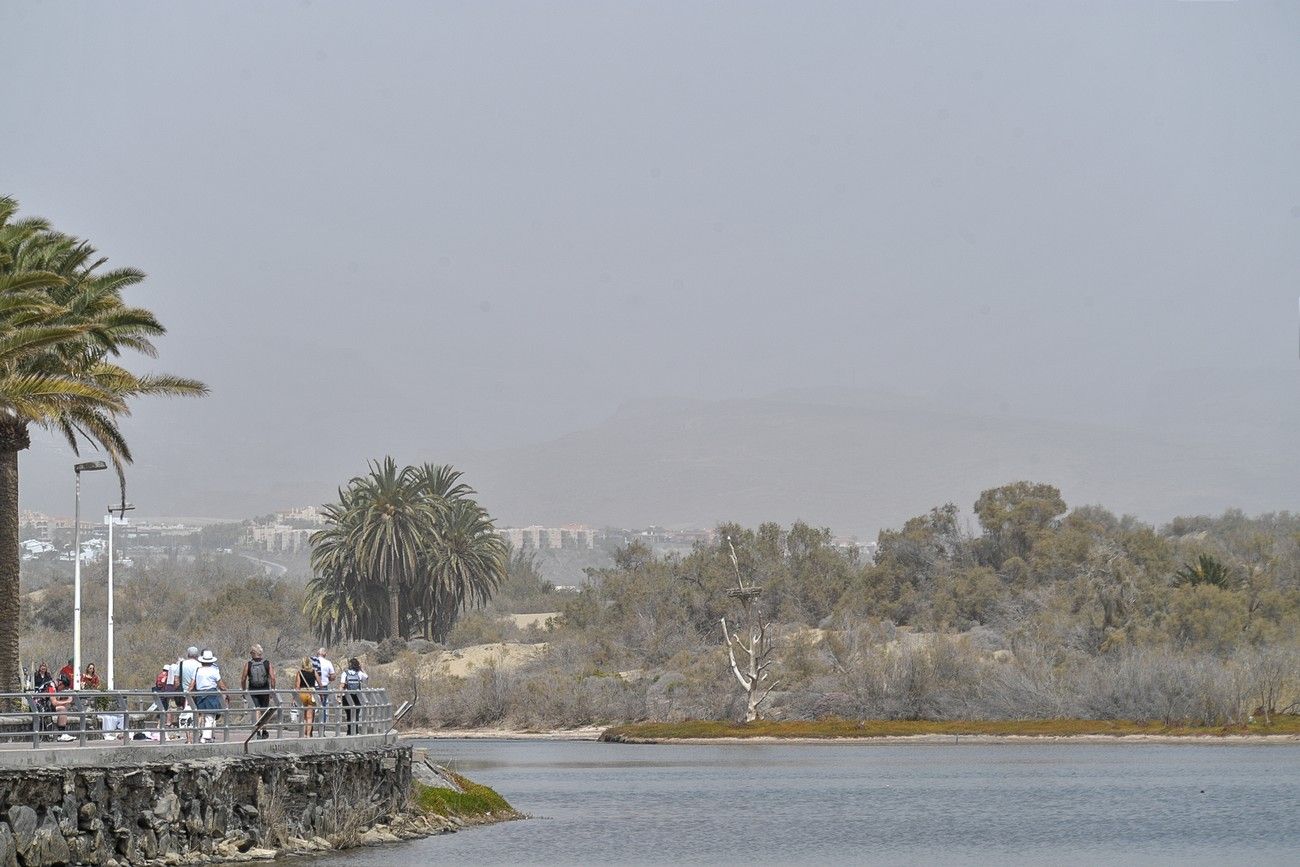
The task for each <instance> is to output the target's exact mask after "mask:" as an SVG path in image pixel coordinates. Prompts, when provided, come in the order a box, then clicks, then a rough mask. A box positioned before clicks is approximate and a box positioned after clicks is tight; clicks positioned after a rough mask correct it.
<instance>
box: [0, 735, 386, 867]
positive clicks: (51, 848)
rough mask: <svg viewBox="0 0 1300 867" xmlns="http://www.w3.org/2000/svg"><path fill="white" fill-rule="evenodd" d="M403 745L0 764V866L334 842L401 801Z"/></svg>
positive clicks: (211, 855)
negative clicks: (108, 762)
mask: <svg viewBox="0 0 1300 867" xmlns="http://www.w3.org/2000/svg"><path fill="white" fill-rule="evenodd" d="M410 788H411V749H410V747H405V746H397V745H390V746H381V747H376V748H374V749H368V750H355V751H340V752H331V753H317V754H309V755H285V754H263V755H255V756H247V757H242V756H241V757H219V758H206V759H195V760H188V761H176V762H152V763H145V762H141V763H140V764H137V765H134V766H121V765H115V766H111V767H69V768H62V769H56V768H39V769H24V770H6V769H4V768H3V767H0V867H17V865H24V867H36V865H40V867H45V865H51V864H62V863H67V862H84V863H89V864H110V863H113V862H117V863H119V864H141V863H148V862H154V863H166V864H180V863H197V862H200V861H209V860H246V859H248V858H249V857H259V856H261V857H266V856H269V855H271V854H272V852H271V851H270V850H276V849H281V848H284V847H286V845H288V846H289V847H292V846H293V842H294V841H295V840H297V841H299V842H301V841H303V840H307V841H310V840H312V839H313V838H317V839H318V842H319V848H325V845H324V844H325V843H326V842H328V843H329V844H330V845H332V846H336V847H342V846H346V845H350V844H352V843H355V842H356V841H357V840H358V839H359V838H360V836H361V835H362V834H364V833H365V832H366V831H367V830H368V829H370V828H371V827H373V826H375V825H377V824H381V823H384V822H387V821H390V820H391V819H392V818H393V817H395V816H397V815H399V814H400V813H401V812H402V811H403V810H404V809H405V807H406V802H407V798H408V797H409V793H410Z"/></svg>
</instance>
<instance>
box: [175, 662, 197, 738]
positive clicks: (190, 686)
mask: <svg viewBox="0 0 1300 867" xmlns="http://www.w3.org/2000/svg"><path fill="white" fill-rule="evenodd" d="M176 670H177V673H178V675H179V677H180V683H179V684H178V686H177V688H178V689H179V690H180V696H179V697H178V699H179V700H178V701H177V703H176V707H177V709H178V710H180V712H181V715H180V720H179V722H180V725H181V726H182V727H188V728H190V729H193V727H194V715H195V708H194V706H193V703H192V702H189V696H190V693H191V692H193V691H194V675H195V674H197V673H198V670H199V649H198V648H197V647H195V646H193V645H190V646H189V647H187V648H185V656H184V657H182V658H181V659H178V660H176ZM187 702H188V703H189V704H190V708H189V711H188V712H187V711H186V709H185V705H186V703H187ZM187 719H188V723H187ZM186 739H187V740H188V741H189V742H190V743H194V733H193V732H192V731H191V732H190V733H189V734H188V735H187V738H186Z"/></svg>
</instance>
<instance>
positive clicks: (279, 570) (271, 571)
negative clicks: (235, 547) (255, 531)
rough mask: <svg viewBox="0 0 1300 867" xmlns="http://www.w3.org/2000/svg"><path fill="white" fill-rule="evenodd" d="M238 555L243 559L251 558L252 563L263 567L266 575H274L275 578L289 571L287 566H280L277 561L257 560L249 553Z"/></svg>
mask: <svg viewBox="0 0 1300 867" xmlns="http://www.w3.org/2000/svg"><path fill="white" fill-rule="evenodd" d="M239 556H240V557H243V558H244V559H245V560H252V561H253V562H254V563H257V564H258V565H259V566H261V567H262V568H263V569H265V570H266V573H267V574H268V575H275V576H276V577H277V578H278V577H280V576H281V575H283V574H284V573H286V572H288V571H289V567H288V566H282V565H280V564H279V563H272V562H271V561H270V560H259V559H258V558H256V557H254V556H252V555H250V554H240V555H239Z"/></svg>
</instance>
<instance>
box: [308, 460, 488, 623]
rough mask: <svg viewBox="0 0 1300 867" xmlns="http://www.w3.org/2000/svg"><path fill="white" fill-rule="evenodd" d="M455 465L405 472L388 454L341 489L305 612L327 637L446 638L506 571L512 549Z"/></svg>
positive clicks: (316, 550) (314, 541) (320, 540)
mask: <svg viewBox="0 0 1300 867" xmlns="http://www.w3.org/2000/svg"><path fill="white" fill-rule="evenodd" d="M460 479H461V473H460V472H459V471H457V470H455V469H453V468H451V467H448V466H442V465H437V464H424V465H423V466H420V467H405V468H403V469H401V470H399V469H398V468H397V464H396V463H395V462H394V461H393V459H392V458H391V457H387V458H384V460H383V461H381V462H374V463H372V464H370V472H369V473H368V474H367V475H365V476H357V477H356V478H354V479H352V480H351V481H350V482H348V484H347V485H346V486H345V487H343V488H340V489H339V499H338V502H337V503H331V504H329V505H327V506H325V507H324V512H325V516H326V521H327V526H326V527H325V529H323V530H318V531H317V532H316V533H314V534H313V535H312V538H311V545H312V555H311V562H312V571H313V573H314V575H313V577H312V579H311V581H310V582H309V583H308V585H307V601H306V603H305V606H304V610H305V612H306V614H307V616H308V618H309V620H310V622H311V624H312V626H313V628H314V629H315V630H316V631H317V633H319V634H320V636H321V637H322V638H323V639H325V640H326V641H333V640H337V639H339V638H366V639H378V638H382V637H385V636H387V637H390V638H400V637H402V636H403V635H404V634H405V633H406V631H407V629H408V628H416V629H418V630H419V631H420V632H422V633H423V634H424V635H425V636H426V637H430V638H438V639H440V640H441V639H445V637H446V635H447V632H448V631H449V630H450V629H451V627H452V625H453V624H454V623H455V621H456V618H457V616H458V615H459V613H460V612H461V611H462V610H464V609H465V608H466V607H468V606H470V605H474V604H479V603H481V602H484V601H486V600H487V598H488V597H489V596H490V595H491V593H492V591H493V590H495V589H496V587H497V586H498V585H499V584H500V582H501V580H502V577H503V576H504V574H505V550H506V549H505V546H504V544H503V543H502V542H501V540H500V539H499V538H498V537H497V536H496V534H495V532H494V530H493V526H492V520H491V518H489V517H488V515H487V513H486V512H485V511H484V510H483V508H482V507H481V506H479V505H478V503H476V502H475V501H474V500H473V499H472V495H473V494H474V490H473V489H472V488H470V487H469V486H468V485H466V484H465V483H463V482H462V481H460Z"/></svg>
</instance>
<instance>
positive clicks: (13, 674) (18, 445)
mask: <svg viewBox="0 0 1300 867" xmlns="http://www.w3.org/2000/svg"><path fill="white" fill-rule="evenodd" d="M29 445H31V439H30V438H29V437H28V435H27V425H26V424H24V423H22V422H19V421H15V420H13V419H5V420H3V421H0V692H17V691H18V690H19V689H21V688H22V683H21V681H20V678H19V661H18V612H19V607H20V604H21V592H20V590H19V584H18V573H19V569H20V567H21V564H22V554H21V552H20V550H19V547H18V542H19V540H18V453H19V452H20V451H22V450H23V449H25V448H27V447H28V446H29Z"/></svg>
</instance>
